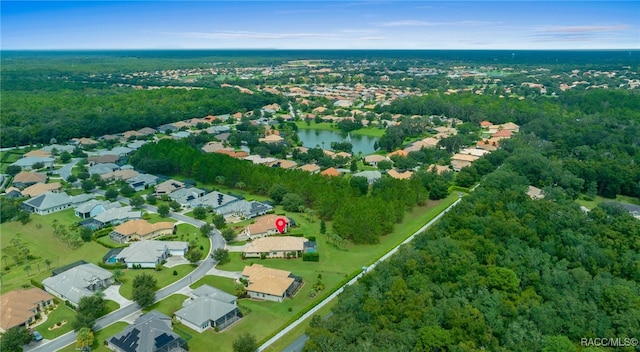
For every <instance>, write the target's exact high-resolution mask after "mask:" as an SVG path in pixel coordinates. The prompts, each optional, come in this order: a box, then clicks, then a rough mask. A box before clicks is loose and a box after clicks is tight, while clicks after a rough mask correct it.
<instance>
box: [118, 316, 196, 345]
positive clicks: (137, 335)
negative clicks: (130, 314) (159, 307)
mask: <svg viewBox="0 0 640 352" xmlns="http://www.w3.org/2000/svg"><path fill="white" fill-rule="evenodd" d="M106 342H107V345H108V348H109V349H110V350H112V351H116V352H160V351H162V352H166V351H171V352H183V351H188V349H189V348H188V346H187V342H186V341H185V340H183V339H182V338H181V337H180V335H178V334H176V333H174V332H173V330H172V329H171V318H170V317H168V316H166V315H164V314H162V313H160V312H158V311H156V310H152V311H151V312H149V313H147V314H144V315H142V316H140V317H139V318H138V319H136V320H135V321H134V322H133V324H132V325H129V326H128V327H126V328H125V329H124V330H123V331H122V332H120V333H118V334H115V335H113V336H111V337H110V338H108V339H107V340H106Z"/></svg>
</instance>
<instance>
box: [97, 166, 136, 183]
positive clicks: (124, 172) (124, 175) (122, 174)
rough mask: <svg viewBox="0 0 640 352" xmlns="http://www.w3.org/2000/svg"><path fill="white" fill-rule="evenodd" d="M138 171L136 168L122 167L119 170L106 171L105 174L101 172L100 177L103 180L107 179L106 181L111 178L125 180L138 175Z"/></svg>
mask: <svg viewBox="0 0 640 352" xmlns="http://www.w3.org/2000/svg"><path fill="white" fill-rule="evenodd" d="M139 174H140V173H139V172H138V171H136V170H131V169H124V168H121V169H120V170H116V171H113V172H107V173H106V174H102V175H100V178H101V179H103V180H107V181H112V180H122V181H126V180H128V179H130V178H134V177H136V176H138V175H139Z"/></svg>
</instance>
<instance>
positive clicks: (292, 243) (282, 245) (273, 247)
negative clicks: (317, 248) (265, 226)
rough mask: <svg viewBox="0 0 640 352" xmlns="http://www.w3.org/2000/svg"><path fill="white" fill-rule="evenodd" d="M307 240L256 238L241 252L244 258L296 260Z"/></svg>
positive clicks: (299, 238)
mask: <svg viewBox="0 0 640 352" xmlns="http://www.w3.org/2000/svg"><path fill="white" fill-rule="evenodd" d="M308 241H309V240H308V239H306V238H304V237H293V236H271V237H262V238H256V239H255V240H253V241H251V242H249V244H248V245H247V246H246V247H245V248H244V250H243V251H242V256H243V257H244V258H261V257H262V256H265V257H266V258H297V257H300V256H301V255H302V253H303V251H304V248H305V246H304V244H305V242H308Z"/></svg>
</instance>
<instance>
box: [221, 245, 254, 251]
mask: <svg viewBox="0 0 640 352" xmlns="http://www.w3.org/2000/svg"><path fill="white" fill-rule="evenodd" d="M250 245H251V243H245V244H243V245H242V246H226V249H227V250H228V251H229V252H242V251H244V249H245V248H247V247H249V246H250Z"/></svg>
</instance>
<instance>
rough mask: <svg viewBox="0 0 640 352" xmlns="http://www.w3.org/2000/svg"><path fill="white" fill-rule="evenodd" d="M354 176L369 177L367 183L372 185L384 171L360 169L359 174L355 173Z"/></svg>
mask: <svg viewBox="0 0 640 352" xmlns="http://www.w3.org/2000/svg"><path fill="white" fill-rule="evenodd" d="M353 176H354V177H364V178H366V179H367V183H368V184H370V185H371V184H374V183H375V182H376V181H378V180H379V179H381V178H382V173H380V171H376V170H369V171H360V172H358V173H357V174H353Z"/></svg>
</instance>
